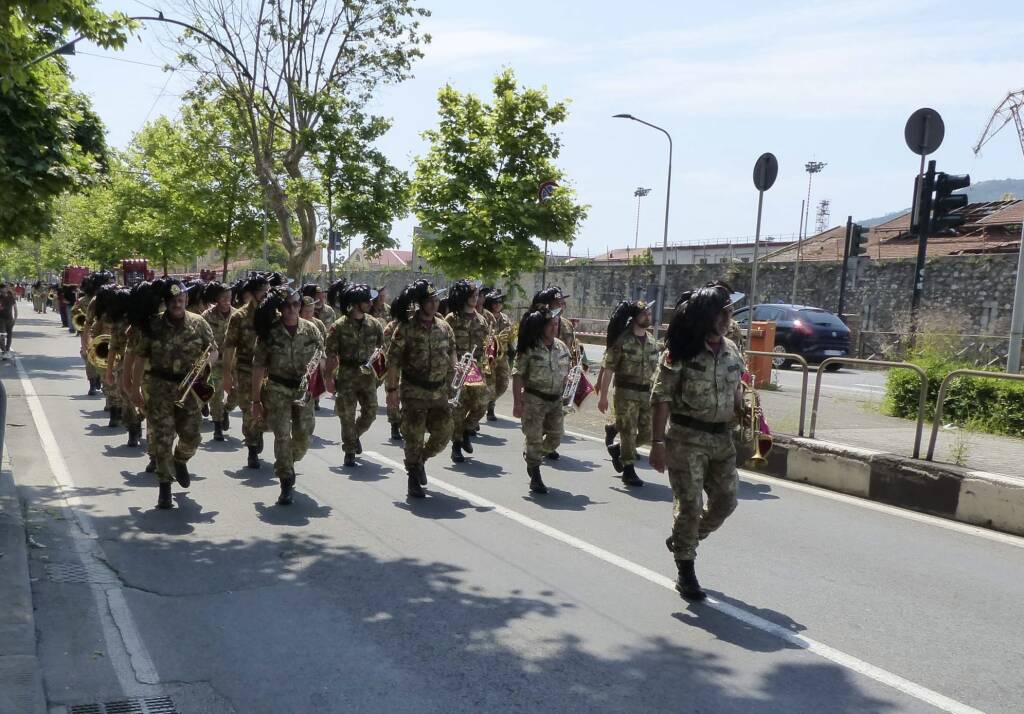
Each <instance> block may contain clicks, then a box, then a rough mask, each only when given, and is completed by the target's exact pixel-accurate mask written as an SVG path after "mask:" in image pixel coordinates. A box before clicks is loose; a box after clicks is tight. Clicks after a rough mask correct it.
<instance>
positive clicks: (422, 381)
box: [402, 372, 444, 390]
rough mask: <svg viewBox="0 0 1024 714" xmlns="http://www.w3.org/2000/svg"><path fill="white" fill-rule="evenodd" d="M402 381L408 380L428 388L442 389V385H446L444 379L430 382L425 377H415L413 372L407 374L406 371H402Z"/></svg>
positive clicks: (416, 385)
mask: <svg viewBox="0 0 1024 714" xmlns="http://www.w3.org/2000/svg"><path fill="white" fill-rule="evenodd" d="M402 381H403V382H408V383H409V384H411V385H412V386H414V387H419V388H420V389H427V390H433V389H440V388H441V387H443V386H444V380H443V379H442V380H440V381H437V382H428V381H427V380H425V379H420V378H419V377H415V376H413V375H411V374H406V373H405V372H402Z"/></svg>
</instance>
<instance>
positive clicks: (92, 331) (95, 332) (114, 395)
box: [87, 305, 121, 409]
mask: <svg viewBox="0 0 1024 714" xmlns="http://www.w3.org/2000/svg"><path fill="white" fill-rule="evenodd" d="M94 307H95V306H94V305H91V306H90V308H94ZM87 329H88V330H89V343H90V344H92V341H93V340H95V339H96V338H97V337H99V336H100V335H110V336H111V338H113V334H114V321H113V320H111V319H110V318H109V317H107V316H106V315H104V316H103V319H101V320H98V319H96V312H95V310H94V309H93V310H92V320H91V322H90V323H89V326H88V328H87ZM94 369H95V368H94ZM95 373H96V375H97V376H99V377H102V376H103V375H101V374H100V373H99V371H96V372H95ZM103 394H104V396H105V397H106V402H107V403H106V407H107V408H108V409H120V407H121V390H119V389H112V388H108V387H107V386H106V385H103Z"/></svg>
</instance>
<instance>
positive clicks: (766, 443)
mask: <svg viewBox="0 0 1024 714" xmlns="http://www.w3.org/2000/svg"><path fill="white" fill-rule="evenodd" d="M740 384H741V385H742V387H743V401H744V402H745V404H746V409H745V410H744V415H743V419H742V420H741V421H740V439H741V441H742V442H743V443H745V444H750V445H751V447H753V450H754V455H753V456H751V457H750V458H749V459H748V461H749V462H750V463H751V464H754V465H759V464H763V463H764V462H765V460H766V459H767V458H768V452H770V451H771V450H772V445H773V443H774V440H773V439H772V432H771V430H770V429H769V428H768V422H767V421H765V418H764V409H763V408H762V406H761V397H760V395H758V393H757V377H755V376H754V375H753V374H751V375H750V383H749V384H748V383H747V382H746V381H745V380H741V381H740Z"/></svg>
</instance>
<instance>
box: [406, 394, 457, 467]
mask: <svg viewBox="0 0 1024 714" xmlns="http://www.w3.org/2000/svg"><path fill="white" fill-rule="evenodd" d="M428 431H429V432H430V437H429V438H428V439H426V441H424V437H425V436H426V434H427V432H428ZM451 438H452V417H451V407H449V406H448V400H447V399H445V398H444V397H438V398H437V399H406V398H405V397H403V398H402V439H403V441H404V442H405V460H406V461H407V462H408V463H411V464H423V463H426V461H427V459H429V458H431V457H432V456H437V455H438V454H440V453H441V452H442V451H443V450H444V448H445V447H446V446H448V442H449V441H450V440H451Z"/></svg>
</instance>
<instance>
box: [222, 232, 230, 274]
mask: <svg viewBox="0 0 1024 714" xmlns="http://www.w3.org/2000/svg"><path fill="white" fill-rule="evenodd" d="M229 244H230V241H224V256H223V257H224V270H223V271H221V274H220V279H221V281H222V282H225V283H226V282H227V281H228V246H229Z"/></svg>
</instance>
